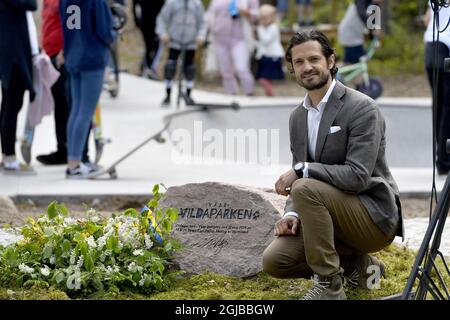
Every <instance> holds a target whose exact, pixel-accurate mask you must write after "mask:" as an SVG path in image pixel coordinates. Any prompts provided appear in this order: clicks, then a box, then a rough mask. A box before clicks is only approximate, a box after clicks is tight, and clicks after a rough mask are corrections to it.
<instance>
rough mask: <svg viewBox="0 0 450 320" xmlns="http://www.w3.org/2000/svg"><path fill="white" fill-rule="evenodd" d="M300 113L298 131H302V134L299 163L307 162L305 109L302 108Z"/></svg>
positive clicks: (306, 115)
mask: <svg viewBox="0 0 450 320" xmlns="http://www.w3.org/2000/svg"><path fill="white" fill-rule="evenodd" d="M302 109H303V110H302V113H301V114H300V117H301V119H300V128H301V129H300V130H302V134H301V135H300V137H302V139H301V140H302V141H301V142H300V143H301V152H302V153H301V159H300V161H303V162H305V161H307V158H308V112H307V111H306V109H305V108H303V107H302Z"/></svg>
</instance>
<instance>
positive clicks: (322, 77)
mask: <svg viewBox="0 0 450 320" xmlns="http://www.w3.org/2000/svg"><path fill="white" fill-rule="evenodd" d="M330 76H331V75H330V74H329V73H328V74H325V73H319V81H318V82H317V83H314V82H313V83H308V82H304V81H303V80H302V79H301V78H298V79H297V83H298V84H299V85H300V86H302V87H303V88H305V89H306V90H308V91H311V90H317V89H321V88H323V87H324V86H325V85H326V84H327V82H328V79H329V78H330Z"/></svg>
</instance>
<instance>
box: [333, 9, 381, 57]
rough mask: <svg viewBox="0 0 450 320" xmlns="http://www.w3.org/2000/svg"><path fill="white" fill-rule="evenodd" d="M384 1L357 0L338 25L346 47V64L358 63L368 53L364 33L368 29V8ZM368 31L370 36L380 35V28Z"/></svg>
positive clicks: (340, 36) (340, 40) (339, 36)
mask: <svg viewBox="0 0 450 320" xmlns="http://www.w3.org/2000/svg"><path fill="white" fill-rule="evenodd" d="M382 2H383V0H355V1H354V2H352V3H351V4H350V5H349V6H348V7H347V10H346V12H345V15H344V18H343V19H342V20H341V22H340V23H339V27H338V41H339V43H340V44H341V46H342V47H343V48H344V64H354V63H357V62H359V58H361V57H362V56H363V55H365V54H366V51H365V49H364V34H365V32H366V30H367V26H366V22H367V8H368V7H369V6H370V5H372V4H375V5H380V4H381V3H382ZM368 31H369V34H370V37H374V36H379V35H380V33H379V31H378V30H368Z"/></svg>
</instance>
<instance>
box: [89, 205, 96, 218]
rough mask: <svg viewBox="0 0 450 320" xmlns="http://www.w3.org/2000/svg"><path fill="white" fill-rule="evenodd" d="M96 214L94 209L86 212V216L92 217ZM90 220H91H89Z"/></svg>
mask: <svg viewBox="0 0 450 320" xmlns="http://www.w3.org/2000/svg"><path fill="white" fill-rule="evenodd" d="M95 213H96V211H95V209H94V208H90V209H89V210H88V211H87V214H88V215H94V214H95ZM91 220H92V219H91Z"/></svg>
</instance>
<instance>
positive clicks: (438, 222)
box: [402, 176, 450, 300]
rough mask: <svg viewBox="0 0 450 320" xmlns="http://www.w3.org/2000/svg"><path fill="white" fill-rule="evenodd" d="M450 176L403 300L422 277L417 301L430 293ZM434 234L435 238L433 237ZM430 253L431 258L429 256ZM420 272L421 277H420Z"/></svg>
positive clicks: (443, 222) (446, 181) (445, 209)
mask: <svg viewBox="0 0 450 320" xmlns="http://www.w3.org/2000/svg"><path fill="white" fill-rule="evenodd" d="M449 200H450V176H447V179H446V180H445V185H444V188H443V189H442V192H441V197H440V199H439V201H438V203H437V206H436V209H435V211H434V214H433V216H432V218H431V220H430V223H429V225H428V228H427V231H426V233H425V236H424V239H423V241H422V244H421V246H420V249H419V252H418V254H417V257H416V260H415V262H414V265H413V269H412V271H411V273H410V275H409V278H408V282H407V283H406V287H405V289H404V291H403V294H402V299H405V300H406V299H408V298H409V297H410V296H411V292H412V289H413V286H414V283H415V282H416V279H417V278H418V277H419V276H420V282H419V288H418V290H417V294H416V295H415V296H414V298H415V299H425V297H426V294H427V292H428V283H429V280H428V279H427V275H429V274H430V272H431V269H432V267H433V261H434V259H435V258H436V255H437V253H438V248H439V246H440V243H441V237H442V232H443V230H444V225H445V221H446V218H447V214H448V209H449V203H450V201H449ZM433 233H434V237H433ZM432 239H433V242H432V245H431V248H430V250H428V248H429V245H430V241H431V240H432ZM427 253H429V256H427ZM425 258H426V259H427V260H426V261H425V267H424V268H422V267H421V266H422V263H423V262H424V259H425ZM419 272H420V273H421V275H419Z"/></svg>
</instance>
